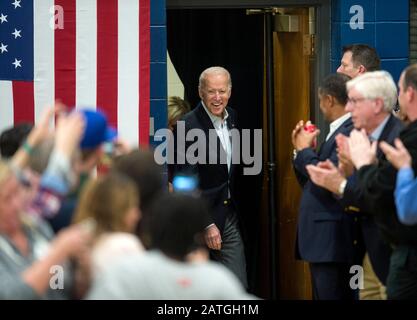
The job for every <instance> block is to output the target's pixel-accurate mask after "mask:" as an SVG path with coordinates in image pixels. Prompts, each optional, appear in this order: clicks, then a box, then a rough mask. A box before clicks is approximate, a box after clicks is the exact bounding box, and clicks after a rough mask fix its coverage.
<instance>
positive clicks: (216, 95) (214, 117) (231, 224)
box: [170, 67, 247, 287]
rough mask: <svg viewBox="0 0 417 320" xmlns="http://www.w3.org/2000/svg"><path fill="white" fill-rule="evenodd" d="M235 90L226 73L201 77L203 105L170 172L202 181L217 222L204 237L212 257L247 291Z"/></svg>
mask: <svg viewBox="0 0 417 320" xmlns="http://www.w3.org/2000/svg"><path fill="white" fill-rule="evenodd" d="M231 90H232V81H231V77H230V74H229V72H228V71H227V70H226V69H224V68H222V67H211V68H208V69H206V70H204V71H203V72H202V74H201V75H200V79H199V86H198V92H199V95H200V98H201V102H200V103H199V104H198V105H197V107H196V108H195V109H194V110H192V111H191V112H189V113H187V114H186V115H185V116H184V117H183V118H182V119H181V120H180V121H178V122H177V124H176V126H175V128H174V132H173V133H174V139H175V140H174V150H175V164H174V165H172V166H170V169H171V170H172V175H173V176H175V175H178V174H186V175H194V176H196V177H197V178H198V182H199V189H200V191H201V195H202V197H203V198H205V199H206V200H207V201H208V203H209V205H210V208H211V218H212V220H211V223H210V225H208V226H207V228H206V234H205V239H206V244H207V246H208V247H209V248H210V249H211V250H210V256H211V257H212V258H213V259H214V260H217V261H219V262H221V263H222V264H224V265H225V266H226V267H228V268H229V269H230V270H231V271H232V272H234V273H235V275H236V276H237V277H238V278H239V279H240V281H241V282H242V284H243V285H244V286H245V287H247V276H246V262H245V254H244V245H243V241H242V237H241V232H240V227H239V218H238V214H237V206H236V203H235V201H234V179H235V176H236V174H237V169H238V165H237V164H236V163H237V162H239V161H235V160H237V159H235V158H234V157H233V158H234V159H233V160H234V161H232V155H236V154H237V153H236V152H234V149H235V148H236V147H237V146H238V144H239V143H240V141H237V140H236V139H233V137H234V136H235V135H234V134H233V133H234V132H236V130H237V129H236V128H235V127H236V112H235V111H234V110H233V109H231V108H230V107H228V106H227V104H228V101H229V98H230V96H231ZM185 137H187V139H186V138H185ZM190 140H191V141H190ZM196 150H197V152H198V159H196V155H195V151H196Z"/></svg>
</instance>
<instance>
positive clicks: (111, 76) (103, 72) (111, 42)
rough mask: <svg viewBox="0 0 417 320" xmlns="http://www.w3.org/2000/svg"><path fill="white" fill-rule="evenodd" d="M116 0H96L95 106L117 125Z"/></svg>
mask: <svg viewBox="0 0 417 320" xmlns="http://www.w3.org/2000/svg"><path fill="white" fill-rule="evenodd" d="M117 12H118V8H117V0H107V1H98V2H97V106H99V107H100V108H101V109H103V111H104V112H105V113H106V115H107V117H108V120H109V123H110V124H111V125H112V126H113V127H115V128H116V127H117V49H118V47H117V43H118V41H117V33H118V32H117V30H118V29H117V25H118V22H117V21H118V19H117V17H118V15H117Z"/></svg>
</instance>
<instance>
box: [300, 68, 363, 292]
mask: <svg viewBox="0 0 417 320" xmlns="http://www.w3.org/2000/svg"><path fill="white" fill-rule="evenodd" d="M349 79H350V77H348V76H346V75H344V74H332V75H330V76H328V77H327V78H326V79H324V81H323V83H322V84H321V86H320V89H319V100H320V109H321V111H322V113H323V115H324V117H325V119H326V120H327V121H328V122H330V132H329V134H328V135H327V137H326V140H325V142H324V143H323V144H322V145H321V146H320V148H319V151H318V152H316V151H315V150H314V148H312V144H313V141H314V139H315V138H316V137H317V135H318V134H319V131H318V130H315V131H313V132H310V131H309V130H306V129H308V128H305V126H304V122H303V121H301V122H299V123H298V124H297V126H296V128H295V129H294V130H293V133H292V143H293V146H294V148H295V149H294V152H295V158H294V163H293V165H294V170H295V173H296V175H297V178H298V180H299V182H300V184H301V185H302V187H303V194H302V197H301V202H300V209H299V217H298V227H297V243H296V255H297V257H298V258H300V259H302V260H305V261H308V262H309V264H310V272H311V278H312V287H313V296H314V299H317V300H330V299H331V300H334V299H350V300H353V299H354V297H355V291H354V290H352V289H351V288H350V286H349V282H350V277H351V275H350V273H349V271H350V267H351V265H352V263H353V262H354V258H355V248H354V245H353V238H352V237H353V220H352V218H351V217H350V216H348V215H345V214H344V210H343V207H342V206H341V205H340V203H339V202H338V201H337V199H336V198H335V197H334V195H333V194H332V193H331V192H329V191H328V190H326V189H323V188H321V187H319V186H317V185H315V184H313V183H312V181H311V180H310V179H309V176H308V173H307V171H306V166H307V165H309V164H317V163H318V162H320V161H325V160H327V159H329V160H330V161H332V162H333V163H335V164H336V163H337V152H336V140H335V137H336V135H338V134H339V133H341V134H344V135H348V134H349V133H350V131H351V130H352V128H353V125H352V120H351V118H350V114H349V113H348V112H347V111H345V104H346V102H347V93H346V83H347V81H348V80H349ZM307 124H309V123H307Z"/></svg>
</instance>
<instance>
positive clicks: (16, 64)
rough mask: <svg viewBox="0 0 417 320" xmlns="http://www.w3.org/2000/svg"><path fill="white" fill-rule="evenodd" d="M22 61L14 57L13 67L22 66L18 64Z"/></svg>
mask: <svg viewBox="0 0 417 320" xmlns="http://www.w3.org/2000/svg"><path fill="white" fill-rule="evenodd" d="M21 62H22V60H17V59H16V58H14V62H12V64H13V65H14V68H15V69H17V67H20V68H21V67H22V65H21V64H20V63H21Z"/></svg>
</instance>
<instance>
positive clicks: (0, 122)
mask: <svg viewBox="0 0 417 320" xmlns="http://www.w3.org/2000/svg"><path fill="white" fill-rule="evenodd" d="M149 26H150V0H0V131H1V130H3V129H4V128H6V127H9V126H11V125H13V124H15V123H18V122H22V121H29V122H36V121H37V120H38V119H39V117H40V115H41V113H42V110H43V108H44V107H45V106H46V105H48V104H51V103H52V102H53V101H54V100H55V99H60V100H61V101H62V102H63V103H64V104H66V105H68V106H77V107H94V106H98V107H100V109H101V110H103V111H104V112H105V113H106V114H107V116H108V118H109V122H110V124H111V125H113V126H114V127H116V128H117V130H118V132H119V135H120V136H121V137H123V138H125V139H126V140H127V141H129V142H131V143H132V144H138V143H140V144H141V145H142V144H144V145H147V144H148V142H149V94H150V93H149V59H150V57H149V55H150V36H149Z"/></svg>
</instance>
